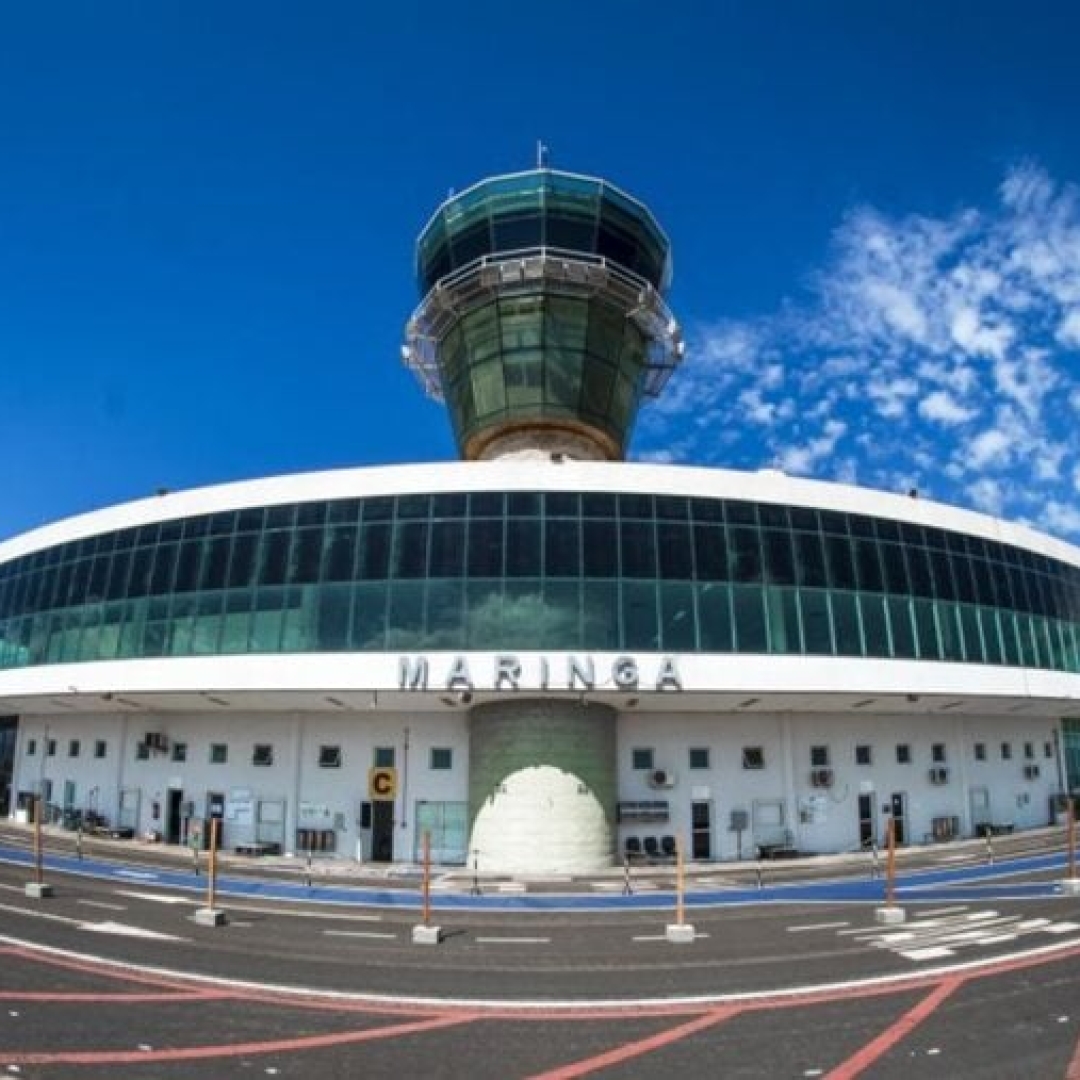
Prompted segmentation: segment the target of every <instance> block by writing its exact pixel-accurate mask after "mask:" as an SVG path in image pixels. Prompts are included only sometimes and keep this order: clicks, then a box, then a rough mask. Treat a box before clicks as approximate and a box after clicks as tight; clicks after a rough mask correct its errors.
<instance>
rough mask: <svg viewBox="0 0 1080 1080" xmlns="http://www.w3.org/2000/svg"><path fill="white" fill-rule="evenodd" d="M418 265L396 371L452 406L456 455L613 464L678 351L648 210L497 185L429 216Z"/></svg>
mask: <svg viewBox="0 0 1080 1080" xmlns="http://www.w3.org/2000/svg"><path fill="white" fill-rule="evenodd" d="M416 264H417V277H418V281H419V286H420V291H421V293H422V294H423V297H424V298H423V301H422V303H421V304H420V307H419V308H418V309H417V311H416V312H415V314H414V315H413V317H412V319H411V320H410V321H409V325H408V329H407V338H408V340H407V344H406V347H405V358H406V363H407V364H408V365H409V366H410V367H411V368H412V370H413V371H414V372H415V373H416V375H417V376H418V377H419V379H420V381H421V382H422V384H423V385H424V388H425V389H426V390H427V391H428V393H429V394H431V395H432V396H434V397H436V398H439V399H442V400H445V401H446V403H447V405H448V406H449V409H450V417H451V421H452V423H453V426H454V433H455V436H456V438H457V444H458V449H459V451H460V453H461V455H462V457H463V458H466V459H467V460H490V459H494V458H507V457H519V456H524V457H529V456H535V455H545V456H546V455H562V456H564V457H566V458H577V459H585V460H607V461H618V460H622V459H623V458H624V457H625V451H626V444H627V440H628V438H629V435H630V432H631V430H632V428H633V425H634V420H635V418H636V416H637V410H638V406H639V405H640V403H641V399H642V397H643V396H646V395H648V396H655V395H657V394H658V393H659V392H660V390H661V389H662V388H663V386H664V383H665V382H666V381H667V378H668V376H669V375H670V373H671V371H672V370H673V369H674V367H675V365H676V364H678V362H679V360H680V359H681V356H682V340H681V337H680V333H679V327H678V324H677V323H676V322H675V320H674V319H673V318H672V316H671V312H670V311H668V309H667V306H666V305H665V303H664V299H663V294H664V292H665V291H666V290H667V287H668V284H669V283H670V279H671V249H670V245H669V243H668V240H667V237H666V236H665V235H664V233H663V231H662V230H661V229H660V226H659V225H658V224H657V222H656V219H655V218H654V217H653V216H652V214H651V213H650V211H649V210H648V208H647V207H645V206H644V205H642V204H641V203H639V202H637V201H636V200H635V199H632V198H631V197H630V196H628V195H626V194H624V193H623V192H621V191H620V190H619V189H618V188H616V187H613V186H612V185H611V184H609V183H607V181H605V180H597V179H592V178H590V177H586V176H576V175H573V174H571V173H565V172H556V171H554V170H552V169H546V168H540V169H536V170H533V171H530V172H523V173H514V174H511V175H508V176H498V177H494V178H491V179H488V180H483V181H481V182H480V183H478V184H475V185H474V186H472V187H470V188H469V189H468V190H466V191H463V192H462V193H461V194H459V195H454V196H452V197H451V198H449V199H447V200H446V202H444V203H443V204H442V206H440V207H439V209H438V210H436V211H435V213H434V215H433V216H432V218H431V220H430V221H429V222H428V224H427V226H426V227H425V228H424V230H423V232H422V233H421V234H420V239H419V240H418V242H417V249H416Z"/></svg>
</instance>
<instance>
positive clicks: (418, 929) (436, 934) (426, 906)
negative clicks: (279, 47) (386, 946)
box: [412, 829, 442, 945]
mask: <svg viewBox="0 0 1080 1080" xmlns="http://www.w3.org/2000/svg"><path fill="white" fill-rule="evenodd" d="M423 853H424V877H423V883H422V887H421V898H422V899H421V909H420V923H419V925H417V926H414V927H413V928H412V939H413V944H414V945H438V944H439V942H440V941H442V929H441V927H438V926H432V925H431V831H430V830H428V829H425V830H424V846H423Z"/></svg>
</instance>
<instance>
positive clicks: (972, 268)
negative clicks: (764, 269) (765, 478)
mask: <svg viewBox="0 0 1080 1080" xmlns="http://www.w3.org/2000/svg"><path fill="white" fill-rule="evenodd" d="M1077 350H1080V195H1078V192H1077V189H1076V188H1075V187H1073V186H1072V185H1069V184H1063V183H1060V182H1058V181H1057V180H1055V179H1053V178H1052V177H1050V176H1049V175H1048V174H1047V173H1046V172H1045V170H1043V169H1041V168H1039V167H1038V166H1036V165H1031V164H1024V165H1021V166H1018V167H1016V168H1013V169H1011V170H1009V172H1008V173H1007V174H1006V176H1005V177H1004V179H1003V180H1002V182H1001V185H1000V187H999V190H998V201H997V202H996V203H991V204H988V205H985V206H980V207H975V206H969V207H966V208H961V209H960V210H958V211H956V212H955V213H953V214H950V215H945V216H941V217H937V218H935V217H930V216H925V215H919V214H908V215H906V216H890V215H887V214H885V213H882V212H881V211H880V210H877V209H875V208H874V207H859V208H855V209H853V210H851V211H850V212H849V213H848V214H847V215H846V216H845V217H844V218H843V219H842V220H841V221H840V222H839V224H838V225H837V228H836V230H835V232H834V235H833V239H832V244H831V248H830V251H829V253H828V255H827V257H826V258H825V259H824V260H823V263H822V265H821V266H820V267H819V269H818V270H816V271H815V272H814V273H813V274H812V275H811V276H810V278H809V285H808V287H807V291H806V293H805V294H804V296H803V297H801V298H797V299H788V300H785V301H784V302H783V303H782V304H780V305H779V306H778V308H777V311H776V313H775V314H774V315H773V316H771V317H766V318H761V319H759V320H757V321H754V322H738V321H731V320H729V321H717V322H713V323H711V324H708V325H706V326H704V327H703V328H702V329H701V330H699V331H698V332H697V333H696V334H694V335H691V339H690V347H689V358H688V360H687V361H686V363H685V364H684V366H683V369H682V370H681V371H679V372H678V373H676V375H675V377H674V378H673V379H672V382H671V386H670V388H669V391H668V394H667V395H666V399H661V402H660V403H659V404H658V406H657V407H656V408H654V409H651V410H646V411H645V412H644V413H643V415H642V438H641V439H640V440H639V443H640V444H641V445H642V446H643V447H644V448H646V449H647V448H648V447H649V446H671V445H676V444H677V445H678V450H677V452H676V457H677V458H678V459H679V460H693V461H698V462H705V463H710V462H717V463H721V464H725V465H729V466H732V467H746V468H757V467H760V466H761V465H763V464H766V463H770V462H776V463H778V464H779V465H780V466H781V467H782V468H784V469H786V470H787V471H789V472H792V473H802V474H816V475H821V476H833V477H840V476H841V475H844V476H846V477H853V476H856V475H857V476H858V477H859V478H860V481H861V482H862V483H865V484H869V485H872V486H880V487H884V488H888V489H891V490H899V489H900V487H901V486H902V485H903V484H906V485H907V486H908V487H917V488H919V489H920V490H922V491H924V492H926V491H928V490H929V489H930V488H933V489H934V497H935V498H940V499H943V500H945V501H951V502H956V503H960V504H963V505H972V506H977V507H980V508H983V509H986V510H990V511H991V512H994V513H1000V514H1002V515H1003V516H1006V517H1014V518H1017V519H1029V520H1031V521H1032V523H1033V524H1035V525H1036V526H1042V527H1044V528H1047V529H1050V530H1052V531H1056V532H1061V533H1066V534H1068V535H1069V536H1072V537H1075V538H1077V539H1080V527H1076V520H1075V517H1074V515H1073V514H1071V513H1069V512H1068V508H1069V507H1071V506H1074V505H1075V502H1076V493H1077V491H1078V490H1080V438H1078V437H1077V435H1076V425H1077V418H1078V417H1080V362H1078V358H1077V355H1076V351H1077Z"/></svg>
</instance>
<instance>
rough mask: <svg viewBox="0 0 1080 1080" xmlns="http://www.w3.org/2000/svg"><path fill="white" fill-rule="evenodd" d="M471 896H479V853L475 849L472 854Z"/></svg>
mask: <svg viewBox="0 0 1080 1080" xmlns="http://www.w3.org/2000/svg"><path fill="white" fill-rule="evenodd" d="M471 892H472V895H473V896H479V895H480V852H479V850H477V849H476V848H474V849H473V853H472V889H471Z"/></svg>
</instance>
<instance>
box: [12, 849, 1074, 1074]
mask: <svg viewBox="0 0 1080 1080" xmlns="http://www.w3.org/2000/svg"><path fill="white" fill-rule="evenodd" d="M29 876H30V875H29V874H28V873H27V871H26V869H25V868H23V867H17V866H11V865H0V953H2V954H3V958H2V961H0V997H2V998H3V1003H2V1006H0V1070H3V1069H6V1070H7V1072H8V1074H9V1075H19V1076H21V1077H35V1076H42V1077H44V1076H52V1077H55V1076H65V1077H66V1076H79V1077H98V1076H100V1077H106V1076H108V1077H110V1078H112V1077H115V1076H117V1075H129V1076H132V1077H140V1078H141V1077H190V1076H193V1075H205V1076H212V1077H232V1076H244V1077H251V1076H252V1075H278V1076H303V1077H305V1078H311V1077H338V1076H341V1077H346V1076H347V1077H354V1076H364V1077H382V1076H394V1077H396V1078H398V1080H400V1078H403V1077H404V1078H407V1077H413V1076H417V1077H419V1076H424V1077H443V1076H445V1077H465V1076H467V1077H478V1078H486V1077H499V1078H507V1077H540V1076H546V1077H552V1078H569V1077H576V1076H585V1075H593V1074H599V1075H603V1076H605V1077H608V1076H611V1077H635V1078H636V1077H651V1076H661V1075H662V1076H664V1077H665V1078H668V1080H670V1077H672V1076H683V1077H698V1076H701V1077H725V1078H727V1077H756V1078H761V1077H813V1076H831V1077H834V1078H847V1077H854V1076H859V1075H865V1076H873V1077H893V1076H896V1077H899V1076H904V1077H912V1076H914V1077H939V1076H940V1077H950V1078H952V1077H987V1078H989V1077H995V1078H997V1077H1001V1078H1008V1080H1013V1078H1020V1077H1025V1078H1027V1077H1032V1078H1043V1077H1055V1078H1058V1077H1060V1078H1065V1077H1068V1078H1069V1080H1080V898H1066V897H1060V896H1058V897H1055V898H1050V899H1025V900H1019V901H1016V900H1011V901H1010V900H1005V901H1002V900H1001V899H999V898H998V897H997V896H996V895H995V893H994V892H993V890H992V888H991V886H989V885H987V886H985V888H984V893H985V895H984V896H983V898H982V899H981V900H972V899H964V900H962V901H953V900H950V899H945V900H942V899H941V897H940V896H936V897H935V898H934V899H933V900H932V901H928V902H925V903H918V904H916V903H913V902H912V903H907V904H906V907H907V909H908V921H907V922H906V923H905V924H904V925H903V926H900V927H883V926H880V925H878V924H877V923H876V922H875V920H874V906H875V905H874V904H869V903H844V904H838V903H832V904H830V903H814V904H806V903H795V904H782V905H781V904H768V905H760V906H759V905H755V906H720V907H710V908H708V909H694V910H693V911H692V915H691V917H692V921H693V924H694V926H695V929H696V940H695V941H694V942H693V943H692V944H690V945H672V944H670V943H668V942H667V941H666V940H665V939H664V926H665V923H666V922H668V921H671V918H672V915H673V913H672V912H669V911H665V910H663V909H658V910H651V911H633V910H630V911H603V912H584V911H568V912H559V913H552V912H544V911H537V912H524V911H520V910H509V911H502V912H499V911H481V912H466V911H457V912H446V911H441V910H440V909H439V906H438V904H439V900H438V898H437V897H436V901H435V902H436V909H435V918H436V920H437V921H438V922H439V923H440V924H441V925H442V926H443V928H444V933H445V936H444V940H443V942H442V944H440V945H438V946H433V947H429V946H419V945H414V944H413V943H412V941H411V930H412V926H413V925H414V924H415V923H416V922H417V919H418V912H417V910H416V909H402V908H396V909H367V908H357V907H355V906H348V907H346V906H341V907H339V906H333V905H305V904H295V903H279V902H276V901H271V900H267V899H260V900H242V899H239V898H229V899H228V900H227V901H225V902H224V906H225V907H226V908H227V910H228V915H229V922H228V924H227V925H226V926H225V927H221V928H217V929H214V928H207V927H202V926H198V925H196V924H195V922H194V921H193V913H194V910H195V908H196V906H197V905H198V903H199V902H200V901H199V899H198V898H197V897H195V896H193V895H192V894H191V893H187V892H182V891H175V890H166V889H159V888H157V887H156V886H151V885H148V884H146V883H145V882H142V881H139V880H138V879H135V878H133V879H132V880H131V881H129V882H122V881H121V882H118V881H115V880H98V879H95V878H90V877H74V876H66V875H55V876H53V877H52V878H51V880H52V881H53V883H54V884H55V887H56V895H55V896H54V897H52V898H50V899H48V900H33V899H30V898H27V897H26V896H25V890H24V884H25V881H26V880H27V878H28V877H29ZM1026 876H1029V877H1031V878H1033V879H1045V878H1046V877H1047V874H1046V873H1045V872H1034V873H1030V874H1027V875H1025V874H1023V873H1021V874H1020V875H1010V876H1009V878H1007V879H1004V880H1006V881H1008V882H1009V883H1010V884H1012V883H1017V877H1020V878H1024V877H1026ZM1019 883H1020V884H1022V883H1023V882H1022V881H1021V882H1019ZM1000 884H1001V883H998V885H996V886H994V888H997V887H998V886H1000Z"/></svg>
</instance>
